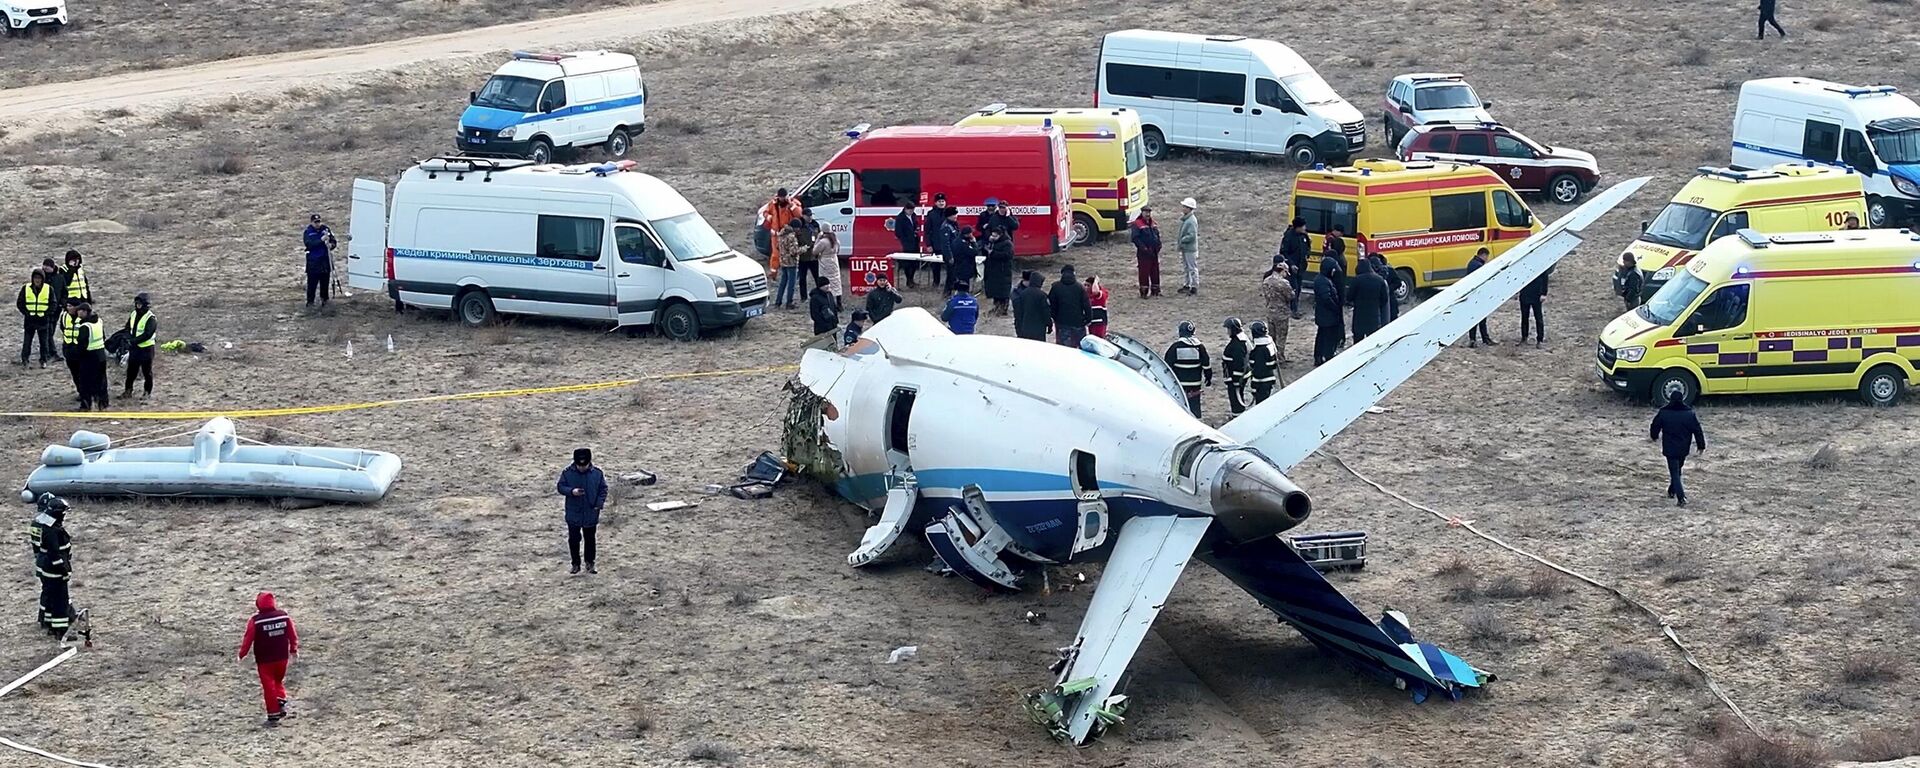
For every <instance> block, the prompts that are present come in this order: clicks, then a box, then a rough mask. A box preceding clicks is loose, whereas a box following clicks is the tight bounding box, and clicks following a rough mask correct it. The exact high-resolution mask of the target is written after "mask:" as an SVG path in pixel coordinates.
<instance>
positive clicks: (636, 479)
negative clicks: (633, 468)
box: [620, 469, 660, 485]
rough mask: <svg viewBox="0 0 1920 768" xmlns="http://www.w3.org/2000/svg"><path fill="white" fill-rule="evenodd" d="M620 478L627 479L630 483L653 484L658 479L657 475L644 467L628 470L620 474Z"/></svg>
mask: <svg viewBox="0 0 1920 768" xmlns="http://www.w3.org/2000/svg"><path fill="white" fill-rule="evenodd" d="M620 479H622V480H625V481H627V482H628V483H629V484H631V485H653V484H654V483H657V482H659V481H660V478H659V476H657V475H655V474H653V473H652V472H648V471H646V470H644V469H643V470H639V471H637V472H628V473H626V474H624V475H621V476H620Z"/></svg>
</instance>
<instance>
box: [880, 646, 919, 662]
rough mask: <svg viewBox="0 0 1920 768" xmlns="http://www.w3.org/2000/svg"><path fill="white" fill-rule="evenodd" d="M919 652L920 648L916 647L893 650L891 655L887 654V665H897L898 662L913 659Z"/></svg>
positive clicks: (902, 647)
mask: <svg viewBox="0 0 1920 768" xmlns="http://www.w3.org/2000/svg"><path fill="white" fill-rule="evenodd" d="M919 652H920V646H917V645H903V646H900V647H898V648H895V649H893V652H892V653H889V654H887V663H888V664H898V663H900V662H903V661H906V660H908V659H911V658H913V656H914V654H916V653H919Z"/></svg>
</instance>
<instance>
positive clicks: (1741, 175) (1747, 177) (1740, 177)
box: [1693, 165, 1780, 181]
mask: <svg viewBox="0 0 1920 768" xmlns="http://www.w3.org/2000/svg"><path fill="white" fill-rule="evenodd" d="M1693 172H1694V173H1697V174H1700V175H1702V176H1717V177H1719V178H1722V179H1728V180H1731V181H1753V180H1755V179H1773V178H1779V176H1780V174H1778V173H1775V172H1773V171H1736V170H1733V169H1731V168H1715V167H1713V166H1711V165H1703V166H1700V167H1698V168H1695V169H1693Z"/></svg>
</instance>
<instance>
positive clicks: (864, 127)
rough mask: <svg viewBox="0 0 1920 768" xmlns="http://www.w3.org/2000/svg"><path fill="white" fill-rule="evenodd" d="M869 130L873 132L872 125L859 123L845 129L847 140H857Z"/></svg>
mask: <svg viewBox="0 0 1920 768" xmlns="http://www.w3.org/2000/svg"><path fill="white" fill-rule="evenodd" d="M870 130H873V124H872V123H861V124H859V125H856V126H854V127H852V128H848V129H847V138H849V139H854V140H858V139H859V138H860V137H861V136H865V135H867V131H870Z"/></svg>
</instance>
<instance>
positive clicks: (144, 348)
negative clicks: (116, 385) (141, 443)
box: [120, 293, 160, 400]
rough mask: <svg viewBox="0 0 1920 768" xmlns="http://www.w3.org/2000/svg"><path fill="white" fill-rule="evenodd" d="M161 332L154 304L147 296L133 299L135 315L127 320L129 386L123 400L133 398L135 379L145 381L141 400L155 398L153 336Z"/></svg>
mask: <svg viewBox="0 0 1920 768" xmlns="http://www.w3.org/2000/svg"><path fill="white" fill-rule="evenodd" d="M159 330H160V323H159V322H158V321H156V320H154V319H153V304H152V303H151V300H150V299H148V297H147V294H145V293H139V294H135V295H134V297H133V314H132V315H131V316H129V317H128V318H127V334H128V335H129V336H131V337H132V338H131V339H129V340H128V341H127V386H126V389H123V390H121V391H120V397H121V398H123V399H124V398H129V397H133V377H134V376H141V377H142V378H143V379H144V384H143V386H144V387H145V388H144V389H142V390H141V392H140V399H142V400H145V399H147V398H149V397H152V396H153V334H154V333H155V332H157V331H159Z"/></svg>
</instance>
